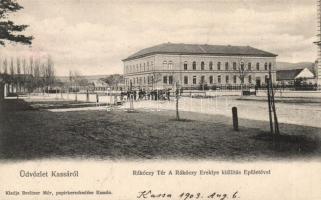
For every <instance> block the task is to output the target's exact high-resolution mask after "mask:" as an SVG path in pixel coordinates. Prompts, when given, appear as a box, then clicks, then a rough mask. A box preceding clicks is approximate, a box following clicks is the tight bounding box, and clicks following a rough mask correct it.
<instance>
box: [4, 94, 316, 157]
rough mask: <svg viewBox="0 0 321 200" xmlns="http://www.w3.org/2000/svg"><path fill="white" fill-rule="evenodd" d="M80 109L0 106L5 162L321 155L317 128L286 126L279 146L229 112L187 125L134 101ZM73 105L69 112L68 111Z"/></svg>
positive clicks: (186, 114) (264, 129)
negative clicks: (131, 105)
mask: <svg viewBox="0 0 321 200" xmlns="http://www.w3.org/2000/svg"><path fill="white" fill-rule="evenodd" d="M193 101H194V100H193ZM233 101H237V100H235V99H234V100H233ZM223 102H224V101H223ZM240 102H241V104H242V102H243V100H242V101H240ZM194 103H196V100H195V102H194ZM78 104H79V103H75V102H73V101H59V102H56V101H52V100H48V99H47V100H41V101H40V100H39V99H34V100H33V99H28V100H27V102H26V101H24V100H6V101H5V102H4V103H2V104H1V106H0V158H1V159H10V160H15V159H16V160H20V159H41V158H63V157H67V158H70V157H72V158H75V157H78V158H98V159H157V158H161V159H215V160H240V161H246V160H266V159H311V158H320V157H321V148H320V143H321V129H320V128H318V127H311V126H302V125H301V126H299V125H292V124H285V123H283V124H280V129H281V131H282V135H283V136H282V137H281V138H279V139H278V142H273V140H272V138H271V137H269V135H268V127H269V125H268V122H267V121H264V120H260V121H259V120H253V119H240V131H239V132H236V131H233V130H232V125H231V118H230V117H229V116H227V115H221V114H205V113H201V112H193V111H182V112H180V115H181V118H182V119H184V120H182V121H175V120H174V119H175V112H174V110H162V109H154V111H152V110H150V109H145V108H142V107H140V108H139V106H138V105H139V103H135V105H137V109H136V112H133V113H128V112H126V111H125V110H124V109H114V110H110V111H107V109H106V108H105V107H100V108H97V109H96V110H90V109H88V110H82V109H79V110H78V111H77V109H75V108H78V107H81V108H83V105H78ZM141 104H144V103H143V102H141ZM145 105H146V102H145ZM162 105H164V102H163V103H162ZM169 105H172V103H169ZM242 105H243V104H242ZM262 105H263V104H262ZM90 106H92V105H90ZM251 106H252V107H253V105H252V104H251ZM69 107H70V109H71V110H70V111H69V112H65V111H66V110H64V109H65V108H69ZM125 107H126V105H125ZM194 107H195V106H194ZM51 108H54V109H51ZM57 108H58V109H57ZM59 108H64V109H61V110H59ZM135 108H136V107H135ZM149 108H150V107H149ZM259 109H260V108H257V110H259ZM53 110H54V111H55V112H52V111H53ZM157 110H159V111H157Z"/></svg>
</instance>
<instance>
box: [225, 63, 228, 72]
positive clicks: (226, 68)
mask: <svg viewBox="0 0 321 200" xmlns="http://www.w3.org/2000/svg"><path fill="white" fill-rule="evenodd" d="M225 70H226V71H228V62H226V63H225Z"/></svg>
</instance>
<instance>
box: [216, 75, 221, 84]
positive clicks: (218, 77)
mask: <svg viewBox="0 0 321 200" xmlns="http://www.w3.org/2000/svg"><path fill="white" fill-rule="evenodd" d="M217 82H218V83H221V75H218V76H217Z"/></svg>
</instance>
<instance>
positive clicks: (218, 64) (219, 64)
mask: <svg viewBox="0 0 321 200" xmlns="http://www.w3.org/2000/svg"><path fill="white" fill-rule="evenodd" d="M217 70H221V62H218V63H217Z"/></svg>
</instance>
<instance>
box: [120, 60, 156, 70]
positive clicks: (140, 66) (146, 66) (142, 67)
mask: <svg viewBox="0 0 321 200" xmlns="http://www.w3.org/2000/svg"><path fill="white" fill-rule="evenodd" d="M153 64H154V63H153V61H150V62H146V63H140V64H136V65H126V66H125V73H131V72H142V71H149V70H150V69H153Z"/></svg>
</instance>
